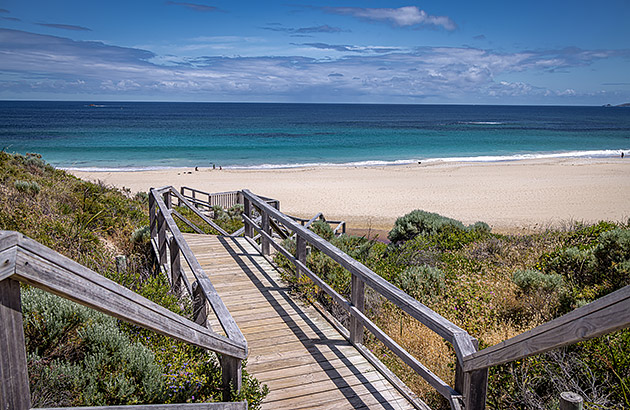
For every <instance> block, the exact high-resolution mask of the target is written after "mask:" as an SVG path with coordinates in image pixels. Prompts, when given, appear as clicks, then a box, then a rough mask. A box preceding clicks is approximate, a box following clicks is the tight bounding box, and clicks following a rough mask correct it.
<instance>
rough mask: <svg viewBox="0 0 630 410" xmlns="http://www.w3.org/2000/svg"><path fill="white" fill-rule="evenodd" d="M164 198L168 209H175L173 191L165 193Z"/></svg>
mask: <svg viewBox="0 0 630 410" xmlns="http://www.w3.org/2000/svg"><path fill="white" fill-rule="evenodd" d="M162 197H163V198H164V203H165V204H166V207H167V208H168V209H172V208H173V202H172V199H171V191H170V190H167V191H166V192H164V193H163V194H162Z"/></svg>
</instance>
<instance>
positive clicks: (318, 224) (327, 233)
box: [310, 219, 335, 241]
mask: <svg viewBox="0 0 630 410" xmlns="http://www.w3.org/2000/svg"><path fill="white" fill-rule="evenodd" d="M310 228H311V230H312V231H313V232H315V233H316V234H317V235H319V236H321V237H322V238H324V239H326V240H327V241H330V240H332V239H333V238H334V237H335V233H334V232H333V230H332V228H331V227H330V225H328V224H327V223H326V222H324V221H322V220H321V219H318V220H316V221H315V222H313V223H312V224H311V226H310Z"/></svg>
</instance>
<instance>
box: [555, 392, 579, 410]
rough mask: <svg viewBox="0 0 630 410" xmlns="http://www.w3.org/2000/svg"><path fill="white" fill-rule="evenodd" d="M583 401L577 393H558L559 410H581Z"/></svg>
mask: <svg viewBox="0 0 630 410" xmlns="http://www.w3.org/2000/svg"><path fill="white" fill-rule="evenodd" d="M583 404H584V399H582V396H580V395H579V394H577V393H573V392H568V391H565V392H562V393H560V410H582V406H583Z"/></svg>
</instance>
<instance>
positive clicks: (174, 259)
mask: <svg viewBox="0 0 630 410" xmlns="http://www.w3.org/2000/svg"><path fill="white" fill-rule="evenodd" d="M170 248H171V249H170V251H171V289H173V291H174V292H175V294H176V295H178V294H179V288H180V284H181V280H182V277H181V275H182V261H181V258H180V253H179V245H178V244H177V241H171V246H170Z"/></svg>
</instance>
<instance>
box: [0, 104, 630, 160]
mask: <svg viewBox="0 0 630 410" xmlns="http://www.w3.org/2000/svg"><path fill="white" fill-rule="evenodd" d="M0 149H4V150H5V151H7V152H18V153H22V154H24V153H26V152H36V153H40V154H42V155H43V156H44V159H45V160H46V161H48V162H49V163H51V164H52V165H55V166H57V167H62V168H82V169H93V170H94V169H98V170H109V169H126V170H129V169H134V170H137V169H156V168H168V167H192V166H200V167H208V166H212V164H216V166H222V167H224V168H226V167H232V168H247V167H253V168H273V167H294V166H302V165H317V164H326V165H337V164H339V165H341V164H346V165H347V164H350V165H380V164H402V163H411V162H416V161H437V160H443V161H452V160H454V159H457V160H466V161H505V160H510V159H520V158H537V157H562V156H573V157H579V156H584V157H602V156H611V157H612V156H618V155H619V154H620V151H622V150H623V151H626V152H627V153H628V151H630V108H614V107H612V108H604V107H551V106H542V107H535V106H472V105H459V106H456V105H372V104H370V105H363V104H246V103H136V102H104V103H94V102H25V101H21V102H13V101H0Z"/></svg>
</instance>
